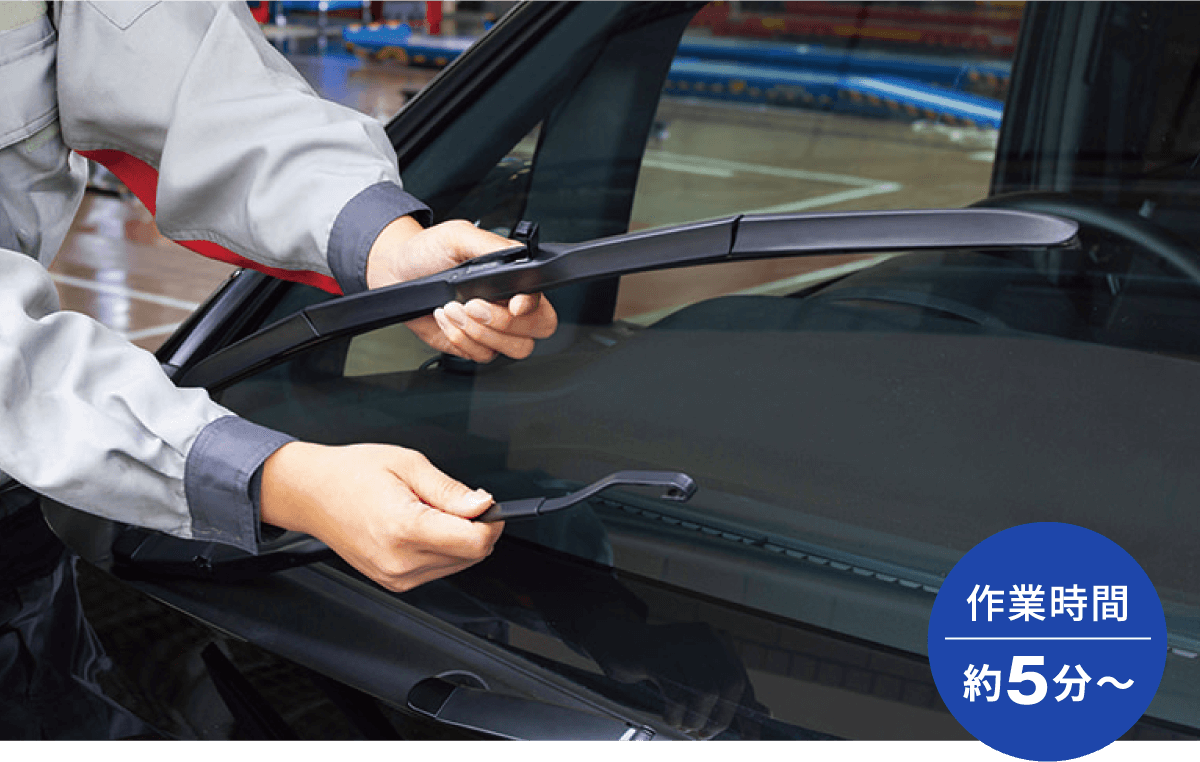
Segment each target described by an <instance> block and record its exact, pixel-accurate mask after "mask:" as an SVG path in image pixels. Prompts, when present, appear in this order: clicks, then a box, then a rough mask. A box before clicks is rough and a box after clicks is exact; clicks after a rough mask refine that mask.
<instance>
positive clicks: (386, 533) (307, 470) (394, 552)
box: [260, 442, 504, 592]
mask: <svg viewBox="0 0 1200 762" xmlns="http://www.w3.org/2000/svg"><path fill="white" fill-rule="evenodd" d="M492 502H493V501H492V497H491V495H489V494H487V493H486V492H483V491H481V490H476V491H472V490H470V489H468V488H467V487H466V486H464V485H463V484H461V483H460V482H457V481H455V480H454V479H451V478H450V477H449V476H447V475H446V474H444V473H442V472H441V471H440V470H438V469H437V468H436V467H434V466H433V465H432V464H430V462H429V460H428V459H426V458H425V456H423V455H421V454H420V453H418V452H415V451H413V450H406V449H404V448H403V447H394V446H391V445H369V444H368V445H348V446H345V447H327V446H324V445H316V444H310V443H307V442H292V443H290V444H287V445H284V446H283V447H281V448H280V449H279V450H277V451H276V452H275V453H274V454H273V455H271V457H269V458H267V460H266V462H265V463H264V464H263V477H262V492H261V499H260V506H261V515H262V520H263V521H264V522H266V523H268V524H273V525H275V526H278V527H282V528H283V529H291V530H295V531H298V532H305V533H307V534H311V535H312V536H314V537H316V538H317V539H319V540H322V541H323V542H325V544H326V545H328V546H329V547H330V548H332V549H333V551H334V552H335V553H337V554H338V555H339V556H341V557H342V558H343V559H345V560H346V562H347V563H349V564H350V565H351V566H353V567H354V568H356V569H358V570H359V571H361V572H362V573H363V574H365V575H367V576H368V577H370V578H371V579H373V580H375V581H376V582H378V583H379V584H380V585H382V586H384V587H385V588H387V589H389V590H393V591H395V592H402V591H404V590H409V589H411V588H414V587H416V586H417V585H421V584H424V583H425V582H429V581H431V580H434V579H438V578H440V577H445V576H447V575H450V574H453V573H455V572H457V571H461V570H462V569H465V568H467V567H468V566H471V565H472V564H475V563H477V562H479V561H482V560H483V559H484V558H486V557H487V556H488V554H489V553H491V552H492V546H493V545H495V543H496V540H497V539H499V537H500V533H501V531H503V528H504V524H503V523H500V522H497V523H488V524H484V523H476V522H473V521H471V519H472V518H474V517H475V516H478V515H479V514H481V513H483V512H484V511H485V510H486V509H487V508H488V507H489V506H490V505H491V504H492Z"/></svg>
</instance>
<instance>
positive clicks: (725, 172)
mask: <svg viewBox="0 0 1200 762" xmlns="http://www.w3.org/2000/svg"><path fill="white" fill-rule="evenodd" d="M642 163H643V164H645V165H647V166H650V167H655V168H657V169H666V170H671V171H675V172H690V173H692V174H697V175H712V176H714V177H721V178H729V177H732V176H733V175H734V174H737V173H739V172H742V173H746V174H756V175H766V176H770V177H785V178H787V179H789V180H803V181H806V182H815V183H831V184H833V185H849V186H851V187H852V188H853V190H846V191H839V192H837V193H825V194H822V195H820V196H810V197H808V198H804V199H800V200H798V201H789V202H786V203H783V204H776V205H774V206H768V207H764V208H762V209H753V210H749V212H748V213H754V214H772V213H774V214H780V213H785V212H801V211H804V210H806V209H817V208H819V207H822V206H830V205H832V204H840V203H842V202H843V201H853V200H855V199H860V198H866V197H868V196H879V195H883V194H885V193H895V192H897V191H900V190H903V189H904V186H903V185H902V184H900V183H894V182H888V181H886V180H872V179H871V178H869V177H856V176H854V175H841V174H836V173H832V172H810V171H809V170H806V169H791V168H789V167H772V166H770V165H767V164H751V163H748V162H744V161H731V160H729V159H714V158H710V157H707V156H689V155H687V154H680V153H671V152H669V151H646V156H645V158H644V159H643V160H642Z"/></svg>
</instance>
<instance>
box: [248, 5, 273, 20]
mask: <svg viewBox="0 0 1200 762" xmlns="http://www.w3.org/2000/svg"><path fill="white" fill-rule="evenodd" d="M246 5H249V6H250V15H252V16H254V20H255V21H257V22H258V23H260V24H265V23H267V22H268V21H270V20H271V4H270V3H268V2H266V0H260V2H253V0H251V2H247V3H246Z"/></svg>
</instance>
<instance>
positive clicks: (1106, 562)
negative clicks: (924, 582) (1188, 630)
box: [929, 523, 1167, 761]
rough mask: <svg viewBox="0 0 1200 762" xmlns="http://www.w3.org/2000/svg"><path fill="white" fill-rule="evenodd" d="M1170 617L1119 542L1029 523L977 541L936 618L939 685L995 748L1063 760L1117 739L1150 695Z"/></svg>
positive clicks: (948, 585)
mask: <svg viewBox="0 0 1200 762" xmlns="http://www.w3.org/2000/svg"><path fill="white" fill-rule="evenodd" d="M1166 658H1167V624H1166V619H1165V617H1164V616H1163V608H1162V603H1161V602H1160V601H1159V599H1158V594H1157V593H1156V592H1155V590H1154V586H1153V585H1152V584H1151V583H1150V579H1149V577H1147V576H1146V573H1145V572H1143V571H1142V568H1141V567H1140V566H1139V565H1138V563H1137V562H1136V561H1134V560H1133V558H1132V557H1131V556H1130V555H1129V554H1128V553H1126V552H1125V551H1124V550H1122V549H1121V547H1120V546H1118V545H1117V544H1116V543H1114V542H1112V541H1111V540H1109V539H1108V538H1106V537H1104V536H1102V535H1099V534H1096V533H1095V532H1093V531H1091V530H1088V529H1083V528H1081V527H1077V526H1072V525H1070V524H1049V523H1047V524H1025V525H1023V526H1018V527H1013V528H1012V529H1006V530H1005V531H1003V532H1000V533H998V534H995V535H993V536H991V537H989V538H988V539H986V540H984V541H983V542H981V543H979V544H978V545H976V546H975V547H974V548H972V549H971V551H970V552H969V553H967V554H966V555H965V556H963V558H962V560H960V561H959V562H958V564H956V565H955V567H954V569H953V570H952V571H951V572H950V574H949V576H947V577H946V582H945V583H944V584H943V585H942V586H941V589H940V590H939V591H938V595H937V600H936V601H934V604H933V614H932V616H931V617H930V620H929V663H930V666H931V667H932V669H933V678H934V681H935V682H936V683H937V688H938V692H939V693H940V694H941V696H942V700H943V701H945V702H946V706H947V708H949V709H950V712H951V713H952V714H953V715H954V717H955V718H956V719H957V720H958V721H959V722H960V723H962V726H963V727H964V728H966V730H967V731H968V732H969V733H971V735H973V736H975V737H976V738H978V739H979V740H980V741H982V742H984V743H985V744H987V745H988V746H990V747H992V748H993V749H995V750H997V751H999V752H1003V753H1004V754H1010V755H1012V756H1014V757H1020V758H1022V759H1028V760H1056V761H1057V760H1064V759H1074V758H1076V757H1081V756H1084V755H1085V754H1090V753H1092V752H1094V751H1097V750H1099V749H1102V748H1104V747H1105V746H1107V745H1108V744H1110V743H1112V742H1113V741H1115V740H1117V738H1119V737H1120V736H1121V735H1123V734H1124V733H1125V732H1126V731H1127V730H1129V728H1130V727H1132V726H1133V724H1134V723H1135V722H1137V720H1138V718H1140V717H1141V716H1142V714H1143V713H1145V711H1146V708H1147V707H1148V706H1150V702H1151V700H1152V699H1153V698H1154V694H1155V692H1156V691H1157V690H1158V684H1159V681H1161V680H1162V674H1163V667H1164V666H1165V664H1166Z"/></svg>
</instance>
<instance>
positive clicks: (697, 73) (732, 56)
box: [342, 23, 1011, 129]
mask: <svg viewBox="0 0 1200 762" xmlns="http://www.w3.org/2000/svg"><path fill="white" fill-rule="evenodd" d="M342 37H343V39H344V40H345V42H346V46H347V47H348V48H350V49H351V50H353V51H354V52H355V53H358V54H365V55H374V56H377V57H379V58H394V59H397V60H400V61H402V62H404V63H411V64H416V65H429V66H438V67H440V66H444V65H446V64H447V63H449V62H450V61H452V60H453V59H455V58H457V57H458V56H459V55H460V54H461V53H462V52H463V51H464V50H466V49H467V48H468V47H470V46H471V44H472V43H473V42H474V39H473V38H470V37H440V36H436V35H427V34H417V33H414V32H413V31H412V29H411V28H410V27H408V26H407V25H406V24H399V23H380V24H366V25H361V24H352V25H350V26H347V27H346V28H345V29H344V30H343V32H342ZM678 53H679V55H678V57H676V59H675V61H674V63H673V64H672V65H671V71H670V74H669V75H668V77H667V81H666V84H665V87H664V92H666V93H667V94H669V95H677V96H689V97H699V98H712V99H718V100H726V101H735V102H743V103H769V104H775V105H783V106H796V107H808V108H820V109H826V110H832V111H837V112H840V113H850V114H860V115H864V116H878V117H892V118H904V119H922V118H923V119H931V120H938V121H942V122H945V123H948V124H951V125H962V126H975V127H980V128H987V129H995V128H998V127H999V126H1000V118H1001V116H1002V113H1003V110H1004V103H1003V101H1001V100H1000V99H998V98H990V97H986V96H983V95H976V94H973V93H970V92H966V91H965V90H964V89H962V88H965V87H967V86H981V87H985V88H987V89H989V90H991V91H1000V90H1002V89H1003V88H1005V87H1006V86H1007V83H1008V79H1009V77H1010V76H1011V66H1010V65H1009V64H1008V63H1005V62H999V61H978V62H975V61H961V60H954V59H946V58H935V57H930V56H898V55H888V54H884V53H870V52H858V51H841V50H836V49H831V48H825V47H823V46H820V45H786V44H778V43H770V42H757V41H749V40H724V39H709V38H689V37H685V38H684V39H683V41H682V42H681V43H680V45H679V51H678Z"/></svg>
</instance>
